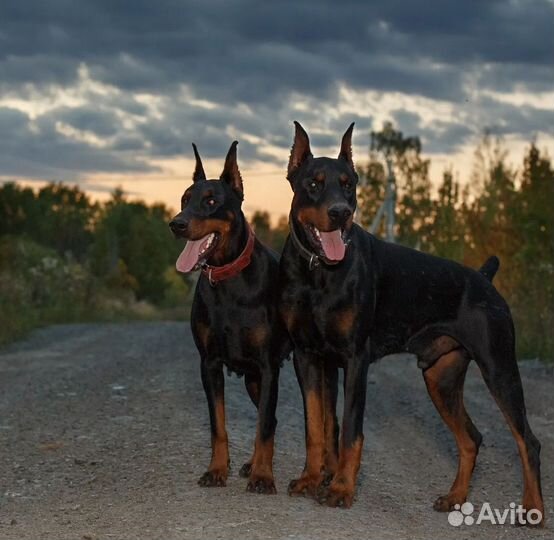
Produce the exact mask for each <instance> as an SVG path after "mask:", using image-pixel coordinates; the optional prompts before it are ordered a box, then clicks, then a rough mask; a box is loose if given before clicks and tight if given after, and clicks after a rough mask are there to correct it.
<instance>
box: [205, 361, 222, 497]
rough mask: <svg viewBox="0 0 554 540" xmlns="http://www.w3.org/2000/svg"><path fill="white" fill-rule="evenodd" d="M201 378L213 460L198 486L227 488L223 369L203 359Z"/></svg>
mask: <svg viewBox="0 0 554 540" xmlns="http://www.w3.org/2000/svg"><path fill="white" fill-rule="evenodd" d="M201 376H202V384H203V386H204V391H205V393H206V398H207V399H208V410H209V413H210V428H211V434H212V459H211V462H210V465H209V467H208V470H207V471H206V472H205V473H204V474H203V475H202V476H201V477H200V480H198V484H199V485H201V486H207V487H212V486H225V485H226V482H227V475H228V472H229V446H228V439H227V430H226V429H225V402H224V386H225V381H224V378H223V369H222V367H221V366H220V365H218V366H215V367H212V366H209V365H208V363H207V361H206V359H204V358H203V359H202V361H201Z"/></svg>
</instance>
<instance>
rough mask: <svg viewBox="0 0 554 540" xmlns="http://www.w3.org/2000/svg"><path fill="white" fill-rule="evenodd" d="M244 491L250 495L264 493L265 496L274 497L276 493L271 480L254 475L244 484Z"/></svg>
mask: <svg viewBox="0 0 554 540" xmlns="http://www.w3.org/2000/svg"><path fill="white" fill-rule="evenodd" d="M246 491H249V492H250V493H265V494H266V495H274V494H275V493H277V490H276V489H275V482H274V481H273V478H271V477H265V476H256V475H252V476H251V477H250V480H249V481H248V484H246Z"/></svg>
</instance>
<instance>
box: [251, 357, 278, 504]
mask: <svg viewBox="0 0 554 540" xmlns="http://www.w3.org/2000/svg"><path fill="white" fill-rule="evenodd" d="M278 391H279V368H277V369H275V368H272V367H269V366H267V367H265V368H264V369H263V370H262V375H261V382H260V394H259V402H258V426H257V429H256V442H255V446H254V455H253V456H252V467H251V472H250V477H249V480H248V484H247V486H246V489H247V491H251V492H253V493H268V494H272V493H276V489H275V482H274V479H273V441H274V438H275V428H276V426H277V419H276V418H275V409H276V408H277V397H278Z"/></svg>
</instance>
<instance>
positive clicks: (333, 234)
mask: <svg viewBox="0 0 554 540" xmlns="http://www.w3.org/2000/svg"><path fill="white" fill-rule="evenodd" d="M306 229H307V230H308V233H309V234H308V237H309V238H310V241H311V242H312V244H313V246H314V247H315V248H316V251H317V254H318V255H320V256H323V257H324V258H325V259H326V260H327V261H329V262H339V261H342V260H343V259H344V255H345V253H346V245H347V231H346V230H344V229H335V230H334V231H329V232H325V231H320V230H319V229H318V228H317V227H315V226H314V225H307V226H306Z"/></svg>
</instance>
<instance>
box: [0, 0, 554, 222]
mask: <svg viewBox="0 0 554 540" xmlns="http://www.w3.org/2000/svg"><path fill="white" fill-rule="evenodd" d="M553 28H554V1H553V0H528V1H523V0H498V1H494V0H466V1H460V0H454V1H453V0H427V1H425V2H423V1H398V0H372V1H369V0H361V1H352V0H343V1H341V2H338V1H336V0H319V1H318V0H296V1H280V2H278V1H275V2H261V1H258V2H254V1H246V0H242V1H234V0H213V1H210V0H205V1H201V0H197V1H185V0H157V1H151V0H132V1H123V0H95V1H93V0H88V1H87V0H48V1H44V0H25V1H23V0H18V1H16V0H2V2H1V3H0V181H6V180H13V179H17V180H21V181H25V182H27V183H32V184H33V185H37V186H38V185H40V182H42V181H46V180H63V181H67V182H76V183H79V184H80V185H82V186H83V187H84V188H86V189H87V190H89V191H90V192H91V194H93V195H94V196H95V197H102V196H107V195H106V194H107V193H108V192H109V190H111V189H113V187H114V186H115V185H118V184H119V185H123V186H124V188H125V189H126V190H127V191H128V192H129V193H131V194H133V195H135V196H140V197H142V198H145V199H146V200H148V201H153V200H156V199H159V200H163V201H164V202H167V203H168V204H170V205H172V206H173V207H176V206H177V204H178V201H179V198H180V194H181V193H182V191H183V189H184V187H185V186H186V185H187V184H188V183H189V179H190V176H191V173H192V161H191V157H192V150H191V142H193V141H194V142H196V143H197V144H198V147H199V150H200V152H201V154H202V156H203V157H204V159H205V168H206V169H207V172H208V175H209V176H212V177H217V176H219V173H220V172H221V167H222V163H223V158H224V156H225V153H226V151H227V149H228V147H229V144H230V143H231V141H232V140H233V139H235V138H236V139H238V140H239V143H240V144H239V160H240V165H241V168H242V172H243V176H244V177H245V188H246V190H247V193H246V209H247V211H252V210H253V209H254V208H264V209H267V210H269V211H270V212H272V213H273V214H274V215H277V214H280V213H284V212H286V210H287V207H288V203H289V199H290V188H289V187H288V184H287V183H286V182H285V180H284V176H285V173H284V169H285V166H286V161H287V156H288V151H289V148H290V144H291V139H292V131H293V130H292V120H294V119H296V120H299V121H300V122H302V123H303V125H304V127H306V129H307V130H308V132H309V133H310V136H311V139H312V148H313V150H314V153H316V155H317V154H319V155H323V154H326V153H333V154H334V153H336V152H337V150H338V141H339V138H340V136H341V135H342V133H343V131H344V130H345V129H346V127H347V126H348V124H349V123H350V122H351V121H356V132H355V140H354V142H355V152H356V156H355V157H356V158H357V159H358V160H362V161H363V160H364V159H366V157H367V146H368V143H369V137H368V133H369V131H370V130H371V129H372V128H377V129H378V128H380V127H381V125H382V123H383V121H384V120H392V121H394V122H395V124H396V125H397V126H398V127H399V128H400V129H402V130H403V131H404V133H406V134H408V135H420V136H421V138H422V141H423V147H424V152H425V153H426V154H428V155H429V156H430V157H431V158H432V159H433V163H434V168H435V171H434V174H440V169H442V168H444V167H445V166H448V165H449V164H453V165H454V167H455V169H457V170H458V171H460V174H461V176H462V177H463V176H464V175H465V174H466V173H467V172H468V170H469V166H470V161H471V154H472V151H473V149H474V148H475V144H476V142H477V141H478V139H479V137H480V134H481V133H482V132H483V130H484V129H489V130H492V131H493V132H495V133H499V134H502V135H503V136H504V137H505V140H506V144H507V145H508V146H509V147H510V148H511V149H512V150H513V152H514V156H517V153H518V152H519V153H521V152H522V150H523V148H524V147H525V145H526V144H528V142H529V141H530V140H532V138H533V137H538V140H539V144H540V145H541V146H543V147H547V148H548V147H550V148H554V145H553V144H552V143H553V141H554V86H553V82H554V33H553ZM551 154H552V152H551Z"/></svg>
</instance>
